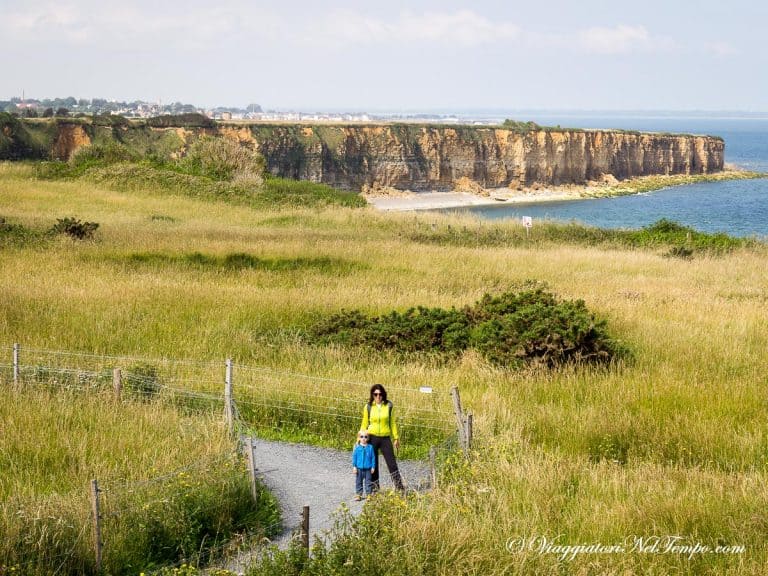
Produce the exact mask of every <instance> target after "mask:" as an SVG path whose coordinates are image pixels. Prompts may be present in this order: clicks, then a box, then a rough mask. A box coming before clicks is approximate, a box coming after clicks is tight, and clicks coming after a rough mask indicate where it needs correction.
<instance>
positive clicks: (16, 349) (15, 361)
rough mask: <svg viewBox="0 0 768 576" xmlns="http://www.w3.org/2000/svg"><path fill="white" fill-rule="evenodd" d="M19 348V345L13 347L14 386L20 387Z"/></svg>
mask: <svg viewBox="0 0 768 576" xmlns="http://www.w3.org/2000/svg"><path fill="white" fill-rule="evenodd" d="M19 348H20V346H19V345H18V344H14V345H13V385H14V386H18V385H19Z"/></svg>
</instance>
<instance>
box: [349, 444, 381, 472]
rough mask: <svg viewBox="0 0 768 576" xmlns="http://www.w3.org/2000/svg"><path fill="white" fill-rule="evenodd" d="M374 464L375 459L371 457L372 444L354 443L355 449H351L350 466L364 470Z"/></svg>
mask: <svg viewBox="0 0 768 576" xmlns="http://www.w3.org/2000/svg"><path fill="white" fill-rule="evenodd" d="M375 465H376V461H375V459H374V457H373V446H371V445H370V444H366V445H365V446H363V445H362V444H355V449H354V450H352V466H354V467H355V468H360V469H362V470H365V469H366V468H367V469H368V470H370V469H372V468H373V467H374V466H375Z"/></svg>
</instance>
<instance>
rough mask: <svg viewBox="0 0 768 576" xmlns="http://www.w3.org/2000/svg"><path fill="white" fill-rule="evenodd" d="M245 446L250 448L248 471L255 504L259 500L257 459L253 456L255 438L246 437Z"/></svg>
mask: <svg viewBox="0 0 768 576" xmlns="http://www.w3.org/2000/svg"><path fill="white" fill-rule="evenodd" d="M245 447H246V448H247V449H248V473H249V474H250V476H251V495H252V496H253V502H254V504H255V503H256V502H258V500H259V493H258V491H257V489H256V459H255V458H254V457H253V438H251V437H250V436H248V437H247V438H246V441H245Z"/></svg>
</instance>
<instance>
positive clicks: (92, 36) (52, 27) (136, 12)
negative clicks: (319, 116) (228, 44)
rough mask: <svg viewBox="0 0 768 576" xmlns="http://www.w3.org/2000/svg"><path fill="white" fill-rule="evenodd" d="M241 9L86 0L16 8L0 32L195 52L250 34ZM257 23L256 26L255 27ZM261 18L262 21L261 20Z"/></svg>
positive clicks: (40, 40) (105, 46) (24, 40)
mask: <svg viewBox="0 0 768 576" xmlns="http://www.w3.org/2000/svg"><path fill="white" fill-rule="evenodd" d="M241 8H242V6H239V5H238V4H237V3H227V2H224V3H222V4H221V5H213V6H185V8H184V9H183V10H178V9H175V8H173V7H172V6H167V7H163V6H162V5H160V6H158V7H152V8H150V7H148V6H139V5H136V4H123V5H119V6H112V5H109V6H107V5H104V4H102V3H95V2H89V1H84V2H83V1H80V2H77V1H75V2H72V3H66V2H65V3H33V4H32V5H25V6H22V5H19V7H18V8H16V9H15V10H13V11H10V12H9V13H7V14H5V15H4V16H3V18H0V33H2V35H3V36H5V37H7V38H13V40H14V41H15V42H17V43H18V44H20V45H38V46H39V45H50V46H58V47H60V48H63V47H65V46H77V45H81V46H82V45H93V46H98V47H99V48H100V49H102V50H105V51H108V50H136V51H147V50H156V49H158V48H159V47H162V48H163V49H165V50H167V49H182V50H184V49H191V50H196V49H197V50H200V49H206V48H209V47H212V46H215V45H216V43H217V42H219V41H220V40H221V38H222V37H223V36H225V35H227V34H230V33H235V32H237V31H246V30H253V29H255V28H256V27H257V26H256V24H255V23H254V22H253V19H250V18H248V17H243V16H242V14H241ZM261 20H262V19H260V24H261ZM263 20H266V18H264V19H263Z"/></svg>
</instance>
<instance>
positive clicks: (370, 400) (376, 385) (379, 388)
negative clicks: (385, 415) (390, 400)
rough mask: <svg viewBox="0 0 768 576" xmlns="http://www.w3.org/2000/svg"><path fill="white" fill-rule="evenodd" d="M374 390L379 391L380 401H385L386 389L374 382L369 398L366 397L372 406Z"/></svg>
mask: <svg viewBox="0 0 768 576" xmlns="http://www.w3.org/2000/svg"><path fill="white" fill-rule="evenodd" d="M376 391H379V392H381V401H382V402H386V401H387V391H386V390H385V389H384V386H382V385H381V384H374V385H373V386H371V396H370V398H368V404H370V405H371V406H373V402H374V400H373V393H374V392H376Z"/></svg>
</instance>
